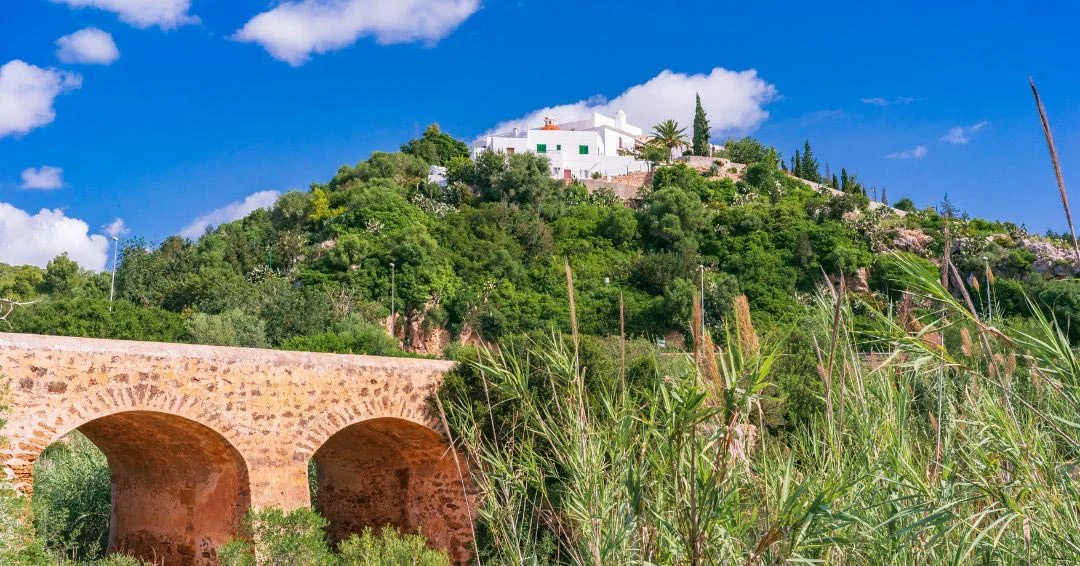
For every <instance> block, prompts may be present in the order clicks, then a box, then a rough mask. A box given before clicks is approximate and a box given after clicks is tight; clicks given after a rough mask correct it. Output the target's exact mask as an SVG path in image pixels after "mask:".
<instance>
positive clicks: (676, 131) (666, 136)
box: [652, 120, 688, 161]
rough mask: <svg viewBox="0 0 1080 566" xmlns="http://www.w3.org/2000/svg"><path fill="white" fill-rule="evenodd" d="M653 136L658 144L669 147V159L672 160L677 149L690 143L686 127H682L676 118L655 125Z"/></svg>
mask: <svg viewBox="0 0 1080 566" xmlns="http://www.w3.org/2000/svg"><path fill="white" fill-rule="evenodd" d="M652 136H653V142H654V143H655V144H656V145H659V146H660V147H663V148H666V149H667V159H666V160H667V161H670V160H671V156H672V154H673V152H674V151H675V149H677V148H680V147H685V146H686V145H688V140H687V139H686V128H680V127H679V123H678V122H676V121H675V120H664V121H663V122H660V123H659V124H657V125H655V126H653V131H652Z"/></svg>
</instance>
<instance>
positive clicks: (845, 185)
mask: <svg viewBox="0 0 1080 566" xmlns="http://www.w3.org/2000/svg"><path fill="white" fill-rule="evenodd" d="M850 185H851V179H849V178H848V174H847V169H844V168H843V167H841V168H840V191H841V192H844V193H846V192H848V191H849V190H851V186H850Z"/></svg>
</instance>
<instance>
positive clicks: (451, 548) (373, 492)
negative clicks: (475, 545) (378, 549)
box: [311, 415, 472, 562]
mask: <svg viewBox="0 0 1080 566" xmlns="http://www.w3.org/2000/svg"><path fill="white" fill-rule="evenodd" d="M432 424H433V423H430V422H425V421H423V420H421V419H412V418H408V417H403V416H398V415H390V416H382V415H380V416H373V417H370V418H365V419H362V420H357V421H355V422H351V423H346V424H345V426H342V427H340V428H339V429H338V430H337V431H336V432H335V433H333V434H332V435H330V436H329V437H328V438H326V439H325V441H324V442H322V443H321V445H320V446H319V447H318V449H317V450H315V452H314V453H313V454H312V456H311V459H312V460H313V462H314V464H315V466H314V468H315V478H314V479H315V493H314V501H313V504H314V506H315V508H316V509H317V510H318V511H319V513H320V514H322V516H323V517H325V518H326V519H327V521H329V528H328V535H329V536H330V539H331V541H333V542H335V543H336V542H339V541H341V540H344V539H346V538H348V536H349V535H351V534H354V533H360V532H362V531H363V530H364V529H365V528H368V527H370V528H372V529H373V530H375V531H378V530H379V529H381V528H383V527H385V526H387V525H391V526H394V527H396V528H397V529H398V530H399V531H401V532H405V533H416V532H420V533H421V534H423V535H424V536H425V537H427V539H428V544H429V545H430V546H432V547H434V548H443V549H446V550H447V551H448V552H449V553H450V557H451V558H452V559H454V560H456V561H459V562H463V561H466V560H468V558H469V557H470V555H471V550H472V547H471V546H470V545H469V542H470V541H471V540H472V538H471V520H472V518H471V517H470V505H469V504H468V502H467V501H466V497H467V495H466V493H465V492H464V491H463V481H462V476H463V475H464V476H466V477H467V474H468V471H467V470H466V469H465V468H464V466H466V463H465V460H464V459H463V458H460V457H457V458H456V459H455V456H456V454H455V453H454V452H453V450H452V449H451V448H450V446H449V445H448V444H447V442H446V440H445V438H444V437H443V435H442V434H441V433H440V432H439V431H438V430H437V429H436V428H433V426H432ZM459 470H460V473H459Z"/></svg>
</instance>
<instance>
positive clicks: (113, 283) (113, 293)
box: [109, 236, 120, 312]
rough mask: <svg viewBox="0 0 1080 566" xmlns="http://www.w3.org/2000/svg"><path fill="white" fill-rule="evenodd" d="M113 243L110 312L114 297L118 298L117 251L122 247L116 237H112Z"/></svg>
mask: <svg viewBox="0 0 1080 566" xmlns="http://www.w3.org/2000/svg"><path fill="white" fill-rule="evenodd" d="M112 241H113V252H112V280H111V281H110V282H109V312H112V307H113V297H115V296H116V249H117V248H119V247H120V240H119V239H118V238H117V237H116V236H113V237H112Z"/></svg>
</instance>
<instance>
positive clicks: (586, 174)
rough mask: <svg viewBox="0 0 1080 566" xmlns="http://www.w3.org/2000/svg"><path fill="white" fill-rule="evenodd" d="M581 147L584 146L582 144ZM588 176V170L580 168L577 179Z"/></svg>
mask: <svg viewBox="0 0 1080 566" xmlns="http://www.w3.org/2000/svg"><path fill="white" fill-rule="evenodd" d="M582 147H585V146H582ZM588 178H589V170H588V169H582V170H581V175H580V176H579V177H578V179H588Z"/></svg>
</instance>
